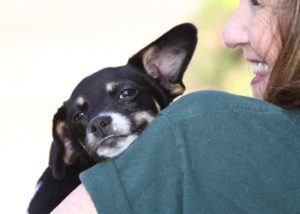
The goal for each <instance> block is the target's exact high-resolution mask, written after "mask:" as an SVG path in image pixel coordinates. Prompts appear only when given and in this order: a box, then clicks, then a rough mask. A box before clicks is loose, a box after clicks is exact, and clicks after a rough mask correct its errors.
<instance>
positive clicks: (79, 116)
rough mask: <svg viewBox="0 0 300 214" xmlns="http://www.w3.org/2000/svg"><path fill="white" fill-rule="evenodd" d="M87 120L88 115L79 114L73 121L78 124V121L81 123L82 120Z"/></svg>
mask: <svg viewBox="0 0 300 214" xmlns="http://www.w3.org/2000/svg"><path fill="white" fill-rule="evenodd" d="M85 118H86V113H84V112H79V113H77V114H75V115H74V117H73V120H74V122H78V121H81V120H83V119H85Z"/></svg>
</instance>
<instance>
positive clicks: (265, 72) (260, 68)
mask: <svg viewBox="0 0 300 214" xmlns="http://www.w3.org/2000/svg"><path fill="white" fill-rule="evenodd" d="M251 68H252V72H253V73H254V74H255V77H254V78H253V80H252V81H251V85H252V86H253V85H256V84H259V83H261V82H263V81H264V80H266V79H267V78H268V76H269V74H270V71H271V69H270V66H269V65H267V64H266V63H262V62H253V61H252V62H251Z"/></svg>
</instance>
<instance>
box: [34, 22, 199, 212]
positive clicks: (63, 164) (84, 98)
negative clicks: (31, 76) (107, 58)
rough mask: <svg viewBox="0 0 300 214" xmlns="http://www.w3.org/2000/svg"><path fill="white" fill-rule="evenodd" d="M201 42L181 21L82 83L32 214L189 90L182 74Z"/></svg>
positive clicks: (63, 119) (62, 117)
mask: <svg viewBox="0 0 300 214" xmlns="http://www.w3.org/2000/svg"><path fill="white" fill-rule="evenodd" d="M196 43H197V30H196V28H195V27H194V26H193V25H192V24H188V23H187V24H181V25H178V26H176V27H174V28H173V29H171V30H170V31H168V32H167V33H165V34H164V35H162V36H161V37H160V38H158V39H157V40H156V41H154V42H152V43H151V44H150V45H148V46H147V47H145V48H144V49H142V50H141V51H139V52H138V53H137V54H135V55H134V56H133V57H131V58H130V59H129V61H128V63H127V64H126V65H125V66H121V67H113V68H105V69H103V70H100V71H98V72H96V73H94V74H92V75H90V76H88V77H86V78H85V79H83V80H82V81H81V82H80V83H79V84H78V86H77V87H76V88H75V89H74V91H73V93H72V94H71V97H70V98H69V99H68V100H67V101H66V102H64V104H63V106H62V107H60V108H59V109H58V111H57V113H56V114H55V115H54V119H53V130H52V131H53V143H52V146H51V151H50V160H49V167H48V168H47V169H46V171H45V172H44V174H43V175H42V177H41V178H40V179H39V181H38V188H37V189H38V190H37V192H36V194H35V195H34V197H33V199H32V200H31V203H30V205H29V209H28V212H29V213H39V214H41V213H49V212H50V211H51V210H52V209H54V208H55V207H56V206H57V205H58V204H59V203H60V202H61V201H62V200H63V199H64V198H65V197H66V196H67V195H68V194H69V193H70V192H71V191H72V190H73V189H75V187H76V186H77V185H78V184H79V183H80V181H79V178H78V175H79V173H80V172H81V171H83V170H85V169H87V168H89V167H90V166H92V165H94V164H95V163H97V162H100V161H102V160H104V159H106V158H112V157H116V156H118V155H119V154H121V153H122V152H123V151H124V150H126V149H127V148H128V147H129V146H130V145H131V144H132V143H133V141H134V140H135V139H136V138H137V137H138V135H139V134H140V133H141V132H142V131H143V130H144V129H145V127H146V126H147V125H148V124H149V123H150V122H151V121H152V120H153V118H154V116H155V115H156V114H157V113H158V112H159V111H160V110H161V109H163V108H165V107H166V106H167V105H168V104H170V102H172V100H173V99H174V98H176V97H177V96H178V95H181V94H182V93H183V92H184V89H185V87H184V85H183V83H182V77H183V74H184V72H185V70H186V68H187V66H188V64H189V62H190V60H191V57H192V55H193V52H194V49H195V46H196ZM99 173H100V172H99Z"/></svg>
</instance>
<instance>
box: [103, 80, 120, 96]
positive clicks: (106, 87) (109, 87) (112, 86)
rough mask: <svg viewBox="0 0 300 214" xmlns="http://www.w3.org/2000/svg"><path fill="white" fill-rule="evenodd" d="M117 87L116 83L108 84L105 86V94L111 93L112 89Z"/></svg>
mask: <svg viewBox="0 0 300 214" xmlns="http://www.w3.org/2000/svg"><path fill="white" fill-rule="evenodd" d="M117 85H118V83H116V82H109V83H107V84H106V86H105V89H106V91H107V92H109V93H111V92H113V91H114V89H115V88H116V86H117Z"/></svg>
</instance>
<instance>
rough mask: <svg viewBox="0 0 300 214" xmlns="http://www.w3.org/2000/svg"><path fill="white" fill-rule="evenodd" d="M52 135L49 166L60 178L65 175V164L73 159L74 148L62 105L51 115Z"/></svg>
mask: <svg viewBox="0 0 300 214" xmlns="http://www.w3.org/2000/svg"><path fill="white" fill-rule="evenodd" d="M52 135H53V142H52V145H51V149H50V158H49V166H50V168H51V170H52V173H53V176H54V177H55V178H57V179H60V178H63V177H64V176H65V169H66V166H68V165H71V164H72V163H73V161H74V160H73V153H74V148H73V144H72V141H71V136H70V129H69V126H68V124H67V112H66V109H65V107H64V106H62V107H60V108H59V109H58V110H57V113H56V114H55V115H54V117H53V126H52Z"/></svg>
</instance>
